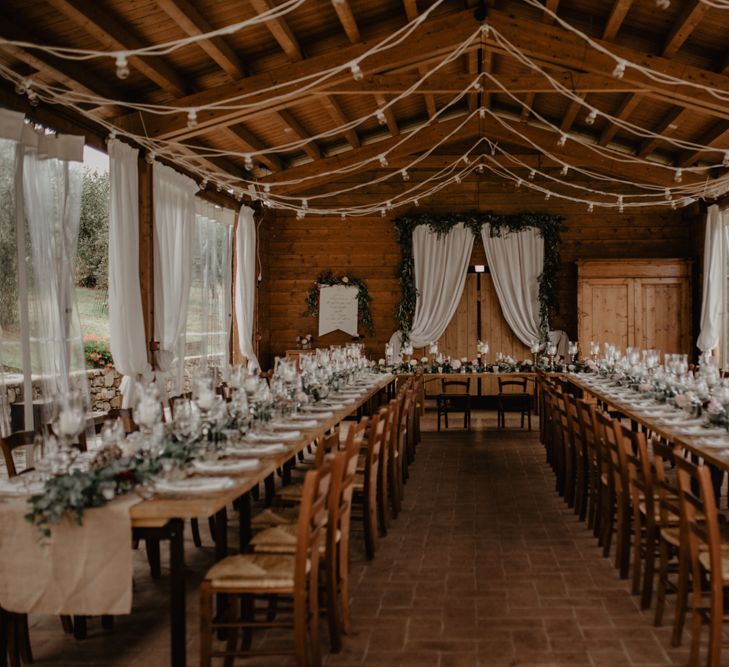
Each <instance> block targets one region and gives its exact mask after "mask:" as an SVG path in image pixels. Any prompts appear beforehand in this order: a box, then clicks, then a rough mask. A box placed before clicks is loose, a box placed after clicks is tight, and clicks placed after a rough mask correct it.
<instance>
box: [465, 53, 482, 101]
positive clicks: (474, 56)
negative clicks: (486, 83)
mask: <svg viewBox="0 0 729 667" xmlns="http://www.w3.org/2000/svg"><path fill="white" fill-rule="evenodd" d="M478 57H479V52H478V51H469V52H468V53H467V54H466V67H467V69H468V74H469V76H470V77H471V78H473V77H474V76H475V75H476V74H478ZM476 109H478V93H477V92H475V91H474V92H472V93H469V94H468V110H469V111H475V110H476Z"/></svg>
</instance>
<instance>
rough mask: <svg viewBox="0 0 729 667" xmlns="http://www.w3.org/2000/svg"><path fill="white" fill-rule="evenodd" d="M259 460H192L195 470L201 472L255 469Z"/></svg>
mask: <svg viewBox="0 0 729 667" xmlns="http://www.w3.org/2000/svg"><path fill="white" fill-rule="evenodd" d="M260 465H261V462H260V461H259V460H258V459H237V460H236V459H227V460H226V459H224V460H222V461H193V463H192V468H193V470H194V471H195V472H203V473H208V474H210V473H216V474H220V473H234V472H245V471H246V470H255V469H256V468H258V466H260Z"/></svg>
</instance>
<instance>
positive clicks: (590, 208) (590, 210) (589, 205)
mask: <svg viewBox="0 0 729 667" xmlns="http://www.w3.org/2000/svg"><path fill="white" fill-rule="evenodd" d="M594 210H595V204H593V203H592V202H590V203H589V204H588V205H587V212H588V213H592V212H593V211H594Z"/></svg>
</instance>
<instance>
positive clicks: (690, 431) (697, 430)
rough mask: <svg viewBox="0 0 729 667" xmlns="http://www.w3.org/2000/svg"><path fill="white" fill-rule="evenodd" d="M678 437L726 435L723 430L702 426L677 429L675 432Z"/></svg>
mask: <svg viewBox="0 0 729 667" xmlns="http://www.w3.org/2000/svg"><path fill="white" fill-rule="evenodd" d="M675 432H676V433H677V434H678V435H705V436H710V435H722V434H725V433H726V430H725V429H723V428H704V427H703V426H689V427H687V428H679V429H676V431H675Z"/></svg>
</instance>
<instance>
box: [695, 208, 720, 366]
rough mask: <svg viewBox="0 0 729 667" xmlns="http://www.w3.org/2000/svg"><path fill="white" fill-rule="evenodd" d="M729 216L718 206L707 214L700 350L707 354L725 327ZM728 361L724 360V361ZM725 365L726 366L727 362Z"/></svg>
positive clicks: (716, 343)
mask: <svg viewBox="0 0 729 667" xmlns="http://www.w3.org/2000/svg"><path fill="white" fill-rule="evenodd" d="M724 217H725V214H724V212H723V211H721V210H720V209H719V207H718V206H717V205H716V204H714V205H713V206H709V210H708V211H707V213H706V235H705V237H704V286H703V299H702V302H701V332H700V333H699V337H698V339H697V341H696V346H697V347H698V348H699V349H700V350H701V351H702V352H706V351H708V350H711V349H713V348H715V347H716V346H717V345H719V342H720V338H721V331H722V325H723V317H722V316H723V313H724V295H725V288H726V285H725V282H726V267H725V265H724V245H725V242H726V240H725V234H726V232H727V228H726V225H725V222H724ZM722 361H724V360H722ZM724 363H726V362H725V361H724Z"/></svg>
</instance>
